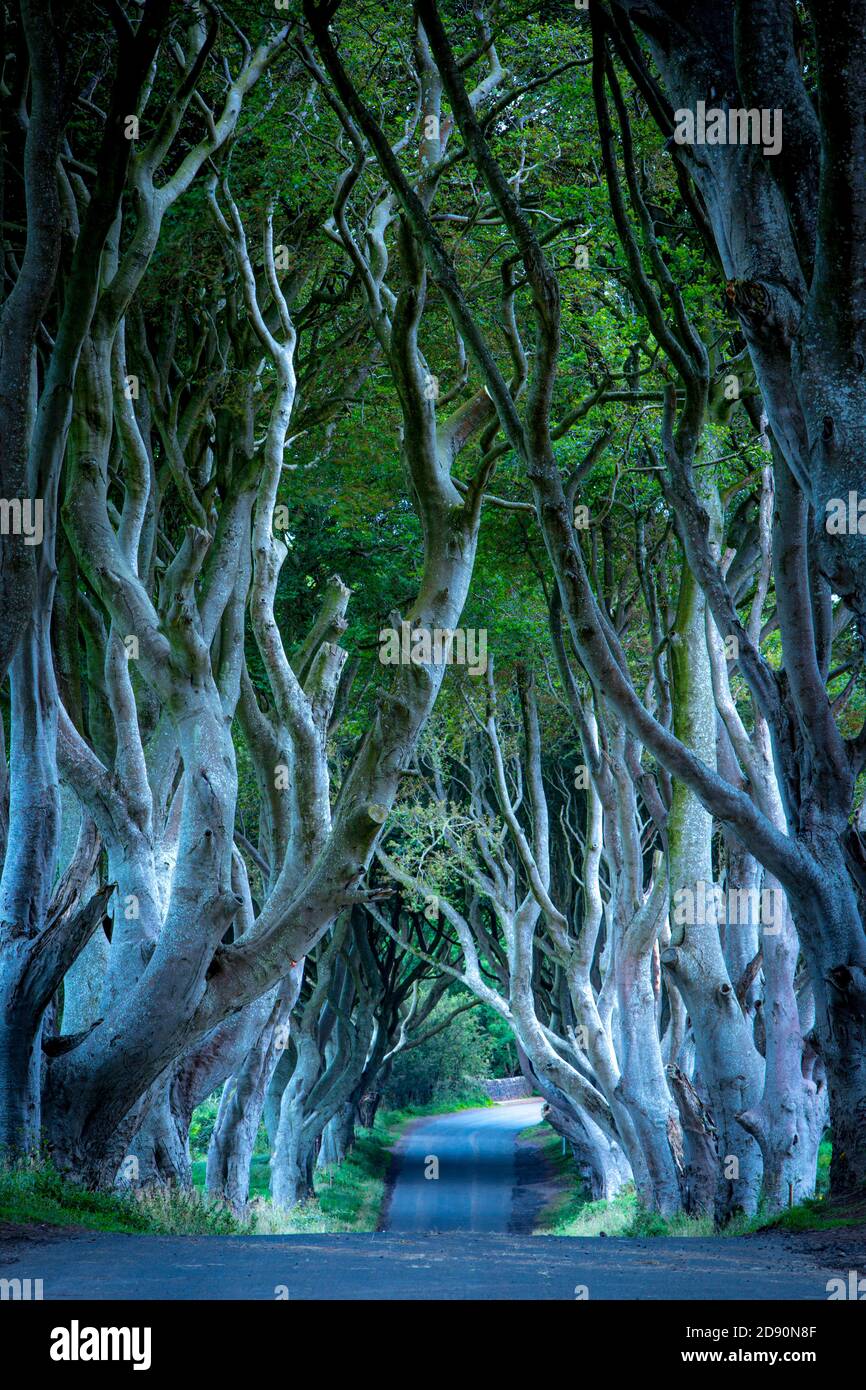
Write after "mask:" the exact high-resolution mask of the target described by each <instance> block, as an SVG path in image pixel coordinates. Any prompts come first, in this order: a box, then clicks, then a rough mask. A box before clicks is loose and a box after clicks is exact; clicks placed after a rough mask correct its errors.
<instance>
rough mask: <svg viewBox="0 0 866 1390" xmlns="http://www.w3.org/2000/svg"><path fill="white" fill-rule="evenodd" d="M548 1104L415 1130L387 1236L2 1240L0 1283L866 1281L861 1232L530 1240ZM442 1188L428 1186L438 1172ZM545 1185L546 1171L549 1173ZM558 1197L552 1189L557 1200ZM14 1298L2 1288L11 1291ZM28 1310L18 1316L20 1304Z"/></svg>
mask: <svg viewBox="0 0 866 1390" xmlns="http://www.w3.org/2000/svg"><path fill="white" fill-rule="evenodd" d="M539 1112H540V1102H538V1101H526V1102H515V1101H512V1102H506V1103H504V1104H502V1105H497V1106H495V1107H493V1108H491V1109H488V1110H473V1111H463V1112H460V1113H456V1114H451V1115H442V1116H437V1117H435V1118H431V1119H426V1120H419V1121H418V1122H416V1123H415V1124H413V1125H412V1126H411V1127H410V1128H409V1129H408V1130H407V1131H406V1132H405V1133H404V1135H403V1136H402V1138H401V1140H400V1141H399V1144H398V1145H397V1147H396V1150H395V1160H394V1167H393V1172H392V1189H391V1193H390V1199H389V1201H388V1202H387V1204H386V1208H385V1215H384V1223H383V1224H384V1227H385V1229H384V1230H383V1231H379V1232H376V1233H375V1234H357V1235H293V1236H252V1237H249V1236H244V1237H238V1236H128V1235H112V1234H105V1233H102V1232H97V1231H86V1230H80V1229H75V1230H64V1229H62V1228H57V1227H49V1226H45V1225H42V1226H29V1227H21V1226H13V1225H9V1224H4V1225H0V1280H2V1279H21V1280H25V1279H31V1280H35V1279H41V1280H42V1293H43V1298H44V1299H45V1300H62V1301H68V1302H74V1301H75V1300H77V1299H106V1300H112V1299H123V1300H148V1299H157V1300H159V1299H169V1300H188V1299H204V1300H222V1299H257V1300H270V1299H286V1298H288V1299H289V1300H297V1299H301V1300H308V1299H309V1300H319V1299H328V1300H333V1299H384V1300H407V1299H408V1300H416V1299H419V1300H426V1299H435V1300H451V1301H453V1300H458V1299H459V1300H466V1299H483V1300H491V1299H513V1300H517V1299H533V1300H536V1299H554V1300H575V1299H577V1300H585V1299H589V1300H590V1303H591V1302H592V1300H598V1299H623V1300H631V1299H650V1300H658V1301H661V1302H665V1301H672V1300H678V1299H705V1300H711V1301H714V1300H717V1299H730V1298H735V1299H738V1300H739V1299H745V1300H755V1301H761V1300H765V1299H785V1300H817V1301H823V1300H825V1299H826V1298H827V1296H828V1281H829V1280H830V1279H838V1278H839V1276H840V1275H841V1276H842V1277H843V1278H847V1277H848V1271H850V1270H852V1269H859V1270H860V1272H861V1273H866V1230H864V1228H862V1227H860V1228H857V1229H845V1230H832V1231H823V1232H808V1233H803V1234H801V1235H797V1236H792V1235H788V1234H786V1233H783V1232H769V1233H762V1234H761V1235H757V1236H744V1237H731V1238H718V1239H703V1238H701V1239H697V1238H688V1239H655V1240H649V1239H646V1240H627V1239H622V1238H618V1237H610V1238H607V1239H602V1238H575V1237H567V1236H566V1237H561V1236H559V1237H557V1236H532V1235H531V1234H529V1232H530V1231H531V1229H532V1222H533V1218H534V1215H535V1214H536V1213H537V1210H538V1207H539V1204H540V1202H541V1201H542V1200H544V1198H545V1196H547V1197H549V1196H550V1195H551V1190H552V1189H551V1184H550V1181H549V1174H546V1173H545V1172H544V1164H543V1163H542V1161H541V1160H540V1158H539V1156H538V1154H537V1151H536V1150H535V1149H534V1147H533V1146H532V1145H528V1144H520V1143H518V1142H517V1135H518V1133H519V1131H520V1130H521V1129H523V1128H524V1127H525V1126H527V1125H530V1124H534V1123H536V1122H537V1120H538V1118H539ZM433 1159H435V1160H436V1161H437V1163H438V1173H439V1176H438V1178H434V1177H432V1176H430V1177H425V1176H424V1174H425V1172H428V1173H431V1174H432V1172H434V1171H436V1166H435V1165H431V1160H433ZM539 1170H541V1171H540V1172H539ZM553 1190H555V1189H553ZM4 1287H5V1286H4ZM16 1306H18V1307H20V1306H21V1305H20V1304H19V1305H16Z"/></svg>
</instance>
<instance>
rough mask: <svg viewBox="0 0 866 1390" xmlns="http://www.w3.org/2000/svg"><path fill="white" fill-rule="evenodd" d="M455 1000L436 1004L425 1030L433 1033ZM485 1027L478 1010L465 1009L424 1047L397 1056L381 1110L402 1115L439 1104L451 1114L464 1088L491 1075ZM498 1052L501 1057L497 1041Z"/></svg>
mask: <svg viewBox="0 0 866 1390" xmlns="http://www.w3.org/2000/svg"><path fill="white" fill-rule="evenodd" d="M458 999H459V996H455V995H450V996H446V998H445V999H443V1000H441V1001H440V1002H439V1004H437V1006H436V1008H435V1009H434V1010H433V1013H432V1014H431V1015H430V1020H429V1023H428V1025H427V1027H428V1028H434V1027H435V1026H436V1024H437V1023H438V1022H441V1021H442V1019H443V1018H444V1017H445V1016H447V1014H448V1013H449V1012H451V1010H452V1009H453V1008H454V1007H455V1003H456V1002H457V1001H458ZM486 1022H487V1020H486V1019H485V1018H483V1017H480V1016H479V1010H478V1009H469V1010H467V1011H466V1013H462V1014H458V1015H457V1017H456V1018H454V1019H453V1020H452V1021H451V1023H449V1025H448V1027H447V1028H443V1030H442V1031H441V1032H440V1033H437V1034H435V1036H434V1037H431V1038H430V1039H429V1040H428V1041H427V1042H425V1043H422V1044H421V1045H420V1046H418V1047H410V1048H406V1049H404V1051H402V1052H398V1053H397V1056H396V1057H395V1059H394V1067H393V1070H392V1072H391V1076H390V1078H389V1080H388V1084H387V1086H386V1088H385V1104H386V1105H387V1106H393V1107H396V1108H399V1109H405V1108H406V1107H407V1106H410V1105H424V1106H426V1105H430V1104H432V1103H437V1102H438V1103H440V1104H443V1105H445V1108H447V1109H451V1108H454V1107H453V1105H452V1102H453V1101H454V1099H455V1098H456V1097H457V1096H460V1095H461V1094H465V1091H466V1086H467V1082H469V1081H470V1080H471V1079H478V1078H484V1077H488V1076H492V1075H493V1074H494V1072H493V1070H492V1066H491V1062H492V1058H493V1056H494V1046H493V1042H492V1039H491V1037H490V1036H489V1033H488V1031H487V1027H486ZM498 1046H499V1053H500V1055H501V1051H502V1047H501V1040H498ZM482 1096H483V1093H482ZM446 1102H447V1104H446ZM482 1103H483V1101H482Z"/></svg>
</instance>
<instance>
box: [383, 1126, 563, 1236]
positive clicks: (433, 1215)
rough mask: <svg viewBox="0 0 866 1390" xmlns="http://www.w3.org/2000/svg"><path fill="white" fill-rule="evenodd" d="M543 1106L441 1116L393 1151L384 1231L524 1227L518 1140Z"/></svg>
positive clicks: (411, 1129) (418, 1128)
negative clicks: (519, 1200) (391, 1184)
mask: <svg viewBox="0 0 866 1390" xmlns="http://www.w3.org/2000/svg"><path fill="white" fill-rule="evenodd" d="M541 1105H542V1102H541V1101H540V1100H525V1101H505V1102H503V1103H501V1104H499V1105H494V1106H491V1107H490V1108H489V1109H485V1110H462V1111H458V1112H456V1113H454V1114H450V1115H435V1116H432V1117H431V1118H430V1119H426V1120H418V1121H416V1122H415V1123H414V1124H412V1125H411V1126H410V1127H409V1129H408V1130H407V1131H406V1133H405V1134H404V1135H403V1136H402V1138H401V1139H400V1140H399V1142H398V1143H397V1145H396V1146H395V1149H394V1169H393V1181H394V1187H393V1190H392V1193H391V1197H390V1201H389V1203H388V1206H387V1209H386V1212H385V1220H384V1222H383V1228H384V1229H385V1230H386V1231H499V1232H506V1231H514V1230H516V1229H519V1228H520V1226H521V1224H522V1223H521V1221H520V1220H519V1217H518V1213H517V1212H516V1210H515V1206H516V1197H517V1193H518V1164H517V1143H516V1141H517V1135H518V1134H519V1132H520V1130H522V1129H525V1128H526V1126H527V1125H535V1124H538V1122H539V1120H540V1119H541Z"/></svg>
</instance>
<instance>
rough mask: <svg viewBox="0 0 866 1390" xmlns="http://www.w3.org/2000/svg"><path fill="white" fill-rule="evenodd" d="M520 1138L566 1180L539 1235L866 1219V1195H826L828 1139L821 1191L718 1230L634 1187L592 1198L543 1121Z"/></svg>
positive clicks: (815, 1226)
mask: <svg viewBox="0 0 866 1390" xmlns="http://www.w3.org/2000/svg"><path fill="white" fill-rule="evenodd" d="M519 1137H520V1138H522V1139H524V1140H526V1141H528V1142H530V1143H533V1144H535V1145H536V1146H537V1147H538V1149H539V1150H540V1152H541V1154H542V1155H543V1157H544V1159H545V1160H546V1162H547V1163H548V1165H549V1167H550V1168H551V1170H552V1171H553V1173H554V1174H555V1176H556V1178H557V1179H558V1181H559V1183H560V1184H561V1187H562V1191H561V1193H560V1194H559V1195H558V1196H557V1197H555V1198H554V1199H553V1201H551V1202H550V1203H549V1204H548V1205H547V1206H546V1207H545V1208H544V1209H543V1210H542V1211H541V1212H540V1214H539V1216H538V1218H537V1222H536V1227H535V1231H534V1234H535V1235H545V1236H639V1237H644V1238H645V1237H648V1236H720V1237H723V1236H741V1235H751V1234H756V1233H757V1232H759V1231H769V1230H783V1231H792V1232H799V1231H816V1230H817V1231H821V1230H830V1229H833V1228H834V1227H845V1226H860V1225H863V1224H866V1198H864V1200H863V1201H861V1202H859V1203H856V1202H855V1203H847V1204H845V1205H844V1206H840V1205H838V1204H835V1203H831V1202H829V1201H827V1200H826V1194H827V1189H828V1185H829V1172H830V1156H831V1145H830V1144H829V1143H828V1142H824V1143H822V1145H821V1147H820V1151H819V1155H818V1179H817V1193H818V1195H817V1197H816V1198H815V1200H814V1201H807V1202H803V1203H801V1204H799V1205H798V1206H795V1207H791V1208H789V1209H788V1210H787V1211H783V1212H774V1213H768V1212H767V1211H766V1209H765V1208H762V1209H761V1210H759V1211H758V1212H757V1214H756V1215H755V1216H751V1217H747V1216H742V1217H736V1218H735V1219H734V1220H733V1221H731V1222H730V1223H729V1224H728V1225H727V1226H726V1227H725V1228H724V1229H723V1230H718V1229H717V1228H716V1226H715V1224H714V1222H713V1218H712V1216H710V1215H708V1216H686V1215H685V1214H679V1215H677V1216H674V1217H669V1218H666V1217H663V1216H660V1215H659V1213H658V1212H654V1211H647V1210H646V1208H644V1207H642V1206H641V1204H640V1202H639V1201H638V1198H637V1194H636V1192H635V1190H634V1188H633V1187H631V1186H629V1187H627V1188H625V1189H624V1191H623V1192H621V1193H620V1194H619V1195H618V1196H617V1197H614V1198H613V1199H612V1200H610V1201H598V1202H593V1201H591V1200H589V1199H588V1197H587V1195H586V1189H585V1186H584V1183H583V1181H582V1180H581V1178H580V1177H579V1175H578V1174H577V1173H576V1172H575V1169H574V1162H573V1160H572V1157H571V1154H570V1152H568V1151H566V1153H563V1151H562V1140H561V1139H560V1137H559V1136H558V1135H557V1134H554V1133H553V1132H552V1130H551V1129H550V1127H549V1126H548V1125H547V1124H545V1123H542V1124H540V1125H531V1126H530V1127H529V1128H528V1129H525V1130H523V1131H522V1132H521V1135H520V1136H519Z"/></svg>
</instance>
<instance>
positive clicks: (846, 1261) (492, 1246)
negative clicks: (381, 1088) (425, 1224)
mask: <svg viewBox="0 0 866 1390" xmlns="http://www.w3.org/2000/svg"><path fill="white" fill-rule="evenodd" d="M4 1235H5V1238H3V1237H2V1236H0V1278H4V1279H14V1278H19V1279H27V1278H30V1279H42V1280H43V1295H44V1298H45V1299H66V1300H68V1299H91V1298H94V1299H115V1298H116V1299H228V1298H243V1299H273V1298H275V1297H277V1296H278V1294H280V1293H282V1296H283V1297H284V1296H285V1293H283V1292H282V1289H281V1286H284V1288H285V1290H286V1291H287V1292H288V1296H289V1298H291V1299H371V1298H372V1299H467V1298H469V1299H472V1298H475V1299H566V1300H569V1299H574V1298H575V1296H576V1295H575V1288H576V1286H579V1285H586V1286H587V1289H588V1294H589V1298H590V1300H597V1299H658V1300H662V1301H664V1300H675V1299H724V1298H733V1299H749V1300H752V1299H774V1298H779V1299H816V1300H824V1299H826V1297H827V1288H826V1285H827V1280H828V1279H829V1278H831V1277H834V1276H838V1275H839V1274H845V1273H846V1272H847V1271H848V1270H849V1269H851V1268H859V1270H860V1272H861V1274H866V1236H864V1232H863V1231H862V1230H860V1231H858V1232H856V1233H854V1232H844V1233H839V1232H833V1233H832V1234H822V1235H820V1236H816V1237H815V1238H814V1239H813V1237H812V1236H805V1237H801V1236H798V1237H792V1236H783V1235H774V1236H751V1237H740V1238H736V1239H734V1238H732V1239H730V1240H621V1239H613V1238H611V1239H608V1240H603V1239H570V1238H567V1237H565V1238H563V1237H559V1238H557V1237H546V1236H536V1237H533V1236H509V1235H483V1234H456V1233H455V1234H452V1235H430V1236H423V1235H398V1234H396V1233H394V1234H391V1233H388V1232H385V1233H383V1234H377V1235H345V1236H342V1235H331V1236H328V1235H322V1236H258V1237H253V1238H244V1239H239V1238H237V1237H234V1236H184V1237H175V1236H121V1235H103V1234H101V1233H96V1232H89V1231H82V1232H75V1233H69V1234H64V1233H62V1232H60V1233H58V1232H57V1231H56V1230H49V1228H46V1227H39V1228H38V1229H36V1230H33V1228H14V1227H6V1228H5V1232H4Z"/></svg>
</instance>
